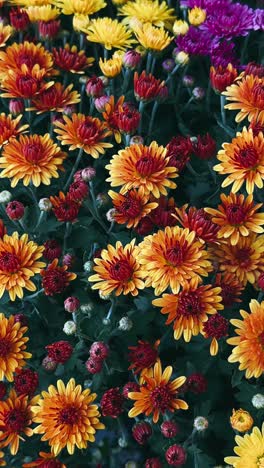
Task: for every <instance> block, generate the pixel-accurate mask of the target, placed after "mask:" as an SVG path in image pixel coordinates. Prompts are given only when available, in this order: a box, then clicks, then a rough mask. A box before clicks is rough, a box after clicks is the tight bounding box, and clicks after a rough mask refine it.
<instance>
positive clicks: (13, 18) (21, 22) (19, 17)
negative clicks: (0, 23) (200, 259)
mask: <svg viewBox="0 0 264 468" xmlns="http://www.w3.org/2000/svg"><path fill="white" fill-rule="evenodd" d="M9 18H10V23H11V26H13V28H14V29H15V30H16V31H25V30H26V29H27V28H28V25H29V23H30V20H29V17H28V14H27V12H26V10H22V9H21V8H19V7H18V8H11V10H10V13H9Z"/></svg>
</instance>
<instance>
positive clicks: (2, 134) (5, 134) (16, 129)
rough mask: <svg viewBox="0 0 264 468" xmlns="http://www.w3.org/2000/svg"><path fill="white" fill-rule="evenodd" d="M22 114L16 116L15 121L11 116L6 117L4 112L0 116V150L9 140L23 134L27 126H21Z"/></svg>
mask: <svg viewBox="0 0 264 468" xmlns="http://www.w3.org/2000/svg"><path fill="white" fill-rule="evenodd" d="M22 117H23V116H22V114H21V115H18V116H17V117H16V118H15V119H13V118H12V115H7V114H5V113H4V112H2V113H1V114H0V148H1V147H2V146H3V145H4V144H6V143H8V141H9V140H10V138H13V137H16V136H17V135H19V134H20V133H25V132H26V131H27V129H28V127H29V125H27V124H26V125H21V126H20V120H21V119H22Z"/></svg>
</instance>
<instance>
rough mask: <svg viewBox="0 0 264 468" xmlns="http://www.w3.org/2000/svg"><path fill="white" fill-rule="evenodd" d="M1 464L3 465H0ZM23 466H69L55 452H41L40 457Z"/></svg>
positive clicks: (37, 467)
mask: <svg viewBox="0 0 264 468" xmlns="http://www.w3.org/2000/svg"><path fill="white" fill-rule="evenodd" d="M0 466H1V465H0ZM22 467H23V468H67V467H66V465H64V464H63V463H62V462H60V461H59V460H58V458H57V457H55V456H54V454H53V453H46V452H39V458H37V459H36V460H35V461H32V462H30V463H24V464H23V465H22Z"/></svg>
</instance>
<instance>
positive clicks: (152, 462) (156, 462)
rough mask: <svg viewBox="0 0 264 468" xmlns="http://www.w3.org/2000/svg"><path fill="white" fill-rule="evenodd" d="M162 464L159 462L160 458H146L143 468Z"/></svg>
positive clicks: (156, 467) (154, 467)
mask: <svg viewBox="0 0 264 468" xmlns="http://www.w3.org/2000/svg"><path fill="white" fill-rule="evenodd" d="M162 467H163V464H162V463H161V461H160V459H159V458H157V457H153V458H148V459H147V460H146V461H145V468H162Z"/></svg>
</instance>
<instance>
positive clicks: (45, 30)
mask: <svg viewBox="0 0 264 468" xmlns="http://www.w3.org/2000/svg"><path fill="white" fill-rule="evenodd" d="M60 24H61V22H60V20H55V19H51V20H50V21H38V23H37V25H38V32H39V37H40V38H41V39H44V40H47V39H53V38H54V37H55V36H57V34H58V32H59V30H60Z"/></svg>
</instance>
